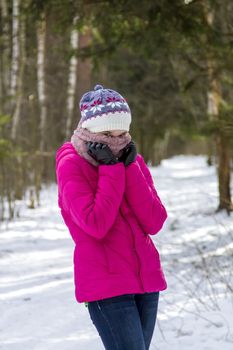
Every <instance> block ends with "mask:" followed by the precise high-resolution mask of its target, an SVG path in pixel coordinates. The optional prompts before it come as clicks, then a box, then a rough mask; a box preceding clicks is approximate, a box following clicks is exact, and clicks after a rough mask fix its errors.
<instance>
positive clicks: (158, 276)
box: [56, 142, 167, 303]
mask: <svg viewBox="0 0 233 350" xmlns="http://www.w3.org/2000/svg"><path fill="white" fill-rule="evenodd" d="M56 175H57V184H58V205H59V207H60V209H61V215H62V217H63V219H64V222H65V224H66V225H67V227H68V229H69V232H70V234H71V236H72V238H73V241H74V242H75V248H74V254H73V263H74V283H75V297H76V300H77V301H78V302H80V303H81V302H84V301H94V300H99V299H103V298H109V297H113V296H117V295H122V294H129V293H145V292H155V291H161V290H164V289H166V288H167V283H166V280H165V277H164V274H163V271H162V267H161V263H160V257H159V253H158V251H157V249H156V247H155V245H154V243H153V241H152V239H151V238H150V236H149V235H155V234H156V233H157V232H159V231H160V230H161V228H162V226H163V224H164V222H165V220H166V218H167V212H166V209H165V207H164V205H163V204H162V202H161V200H160V198H159V196H158V194H157V192H156V190H155V187H154V184H153V179H152V176H151V174H150V171H149V169H148V167H147V165H146V163H145V161H144V159H143V157H142V156H141V155H140V154H138V155H137V158H136V160H135V161H134V162H133V163H131V164H130V165H128V166H127V167H125V166H124V164H123V163H117V164H114V165H99V166H97V167H96V166H94V165H92V164H90V163H89V162H88V161H87V160H86V159H85V158H83V157H81V156H80V155H79V154H78V153H77V152H76V150H75V148H74V147H73V145H72V144H71V142H65V143H64V144H63V145H62V146H61V147H60V148H59V149H58V150H57V153H56Z"/></svg>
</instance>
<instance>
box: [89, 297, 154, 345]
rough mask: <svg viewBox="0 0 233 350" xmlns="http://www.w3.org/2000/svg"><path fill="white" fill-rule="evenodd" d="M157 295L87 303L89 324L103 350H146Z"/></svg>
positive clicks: (152, 326)
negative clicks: (91, 324) (96, 332)
mask: <svg viewBox="0 0 233 350" xmlns="http://www.w3.org/2000/svg"><path fill="white" fill-rule="evenodd" d="M158 302H159V292H151V293H144V294H124V295H119V296H115V297H112V298H106V299H101V300H97V301H91V302H88V311H89V314H90V317H91V320H92V322H93V324H94V326H95V328H96V329H97V331H98V333H99V336H100V338H101V340H102V343H103V344H104V347H105V349H106V350H149V346H150V343H151V339H152V335H153V331H154V327H155V323H156V316H157V310H158Z"/></svg>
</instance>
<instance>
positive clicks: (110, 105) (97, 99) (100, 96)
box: [78, 84, 131, 132]
mask: <svg viewBox="0 0 233 350" xmlns="http://www.w3.org/2000/svg"><path fill="white" fill-rule="evenodd" d="M79 108H80V112H81V119H80V121H79V124H78V126H79V127H82V128H86V129H88V130H89V131H91V132H100V131H108V130H126V131H129V127H130V123H131V112H130V108H129V106H128V104H127V102H126V100H125V99H124V98H123V97H122V96H121V95H120V94H119V93H118V92H116V91H114V90H111V89H104V88H103V86H102V85H99V84H97V85H96V86H95V87H94V91H88V92H86V93H85V94H84V95H83V96H82V98H81V100H80V103H79Z"/></svg>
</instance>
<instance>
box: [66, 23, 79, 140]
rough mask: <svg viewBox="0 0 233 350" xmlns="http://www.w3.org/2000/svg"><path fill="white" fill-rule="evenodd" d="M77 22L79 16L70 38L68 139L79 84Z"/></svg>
mask: <svg viewBox="0 0 233 350" xmlns="http://www.w3.org/2000/svg"><path fill="white" fill-rule="evenodd" d="M77 20H78V16H76V17H75V18H74V20H73V29H72V30H71V36H70V46H71V49H72V52H73V54H72V56H71V59H70V66H69V79H68V88H67V119H66V131H65V136H66V138H68V137H69V136H70V134H71V125H72V118H73V114H74V105H75V91H76V83H77V66H78V60H77V57H76V51H77V48H78V41H79V33H78V30H77V28H76V24H77Z"/></svg>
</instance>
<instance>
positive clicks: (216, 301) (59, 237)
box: [0, 155, 233, 350]
mask: <svg viewBox="0 0 233 350" xmlns="http://www.w3.org/2000/svg"><path fill="white" fill-rule="evenodd" d="M151 173H152V174H153V176H154V182H155V187H156V189H157V191H158V193H159V195H160V198H161V199H162V201H163V202H164V204H165V206H166V208H167V211H168V219H167V221H166V223H165V224H164V227H163V228H162V230H161V231H160V232H159V233H158V234H157V235H156V236H151V237H152V239H153V240H154V243H155V244H156V246H157V248H158V250H159V252H160V256H161V262H162V265H163V268H164V273H165V276H166V279H167V283H168V288H167V289H166V290H165V291H162V292H161V293H160V302H159V310H158V317H157V323H156V328H155V331H154V335H153V339H152V344H151V347H150V349H151V350H153V349H154V350H170V349H173V350H187V349H189V350H192V349H193V350H194V349H195V350H196V349H199V350H207V349H209V350H218V349H219V348H221V349H222V350H230V349H233V298H232V295H233V283H232V280H233V278H232V274H233V269H232V267H233V215H232V216H228V215H227V214H226V213H218V214H215V212H214V211H215V209H216V207H217V204H218V190H217V181H216V169H215V167H208V166H207V165H206V161H205V157H204V156H182V155H181V156H175V157H172V158H170V159H165V160H163V161H162V164H161V165H160V166H158V167H154V168H151ZM20 214H21V217H20V218H19V219H17V220H15V221H14V222H10V223H8V224H6V223H4V224H1V226H0V243H1V245H0V278H1V281H0V282H1V284H0V315H1V317H0V349H1V350H50V349H51V350H52V349H53V350H54V349H56V350H74V349H78V350H89V349H90V350H103V349H104V348H103V345H102V343H101V340H100V338H99V336H98V334H97V331H96V329H95V327H94V325H93V324H92V321H91V320H90V318H89V314H88V310H87V308H86V307H85V306H84V304H83V303H81V304H80V303H77V302H76V300H75V296H74V285H73V241H72V239H71V237H70V235H69V232H68V230H67V228H66V226H65V224H64V223H63V220H62V218H61V216H60V212H59V208H58V207H57V188H56V184H54V185H52V186H50V187H49V188H46V189H45V188H44V189H43V191H42V193H41V207H40V208H37V209H36V210H31V209H27V208H26V206H22V208H21V210H20Z"/></svg>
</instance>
